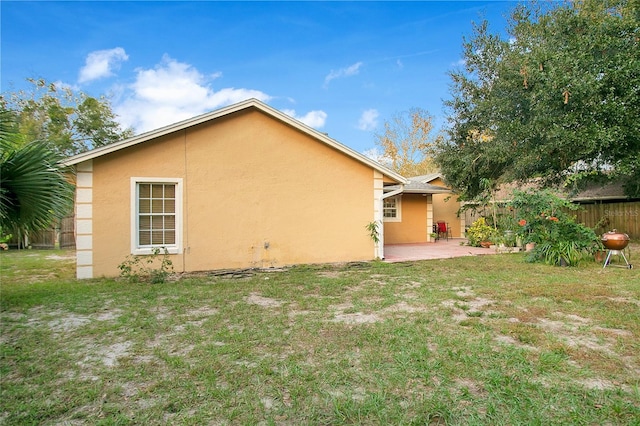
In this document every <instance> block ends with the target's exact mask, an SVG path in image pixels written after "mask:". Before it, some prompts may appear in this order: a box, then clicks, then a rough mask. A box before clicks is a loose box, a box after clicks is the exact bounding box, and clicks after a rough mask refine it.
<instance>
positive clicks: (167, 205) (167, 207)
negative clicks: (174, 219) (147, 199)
mask: <svg viewBox="0 0 640 426" xmlns="http://www.w3.org/2000/svg"><path fill="white" fill-rule="evenodd" d="M175 212H176V201H175V200H165V202H164V213H175Z"/></svg>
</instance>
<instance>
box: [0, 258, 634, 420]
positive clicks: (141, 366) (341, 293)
mask: <svg viewBox="0 0 640 426" xmlns="http://www.w3.org/2000/svg"><path fill="white" fill-rule="evenodd" d="M636 249H640V247H634V250H635V251H634V250H632V254H634V255H635V253H636V252H638V250H636ZM72 254H73V253H68V252H62V251H22V252H11V251H10V252H4V253H0V262H1V264H2V270H1V274H2V275H1V278H2V286H1V309H0V313H1V320H2V322H1V331H2V333H1V336H0V337H1V338H0V344H1V357H2V359H1V360H0V377H1V382H0V384H1V394H0V424H7V425H14V424H20V425H24V424H48V425H53V424H56V425H58V424H70V425H77V424H109V425H110V424H193V425H202V424H211V425H227V424H230V425H251V424H263V425H270V424H279V425H322V424H326V425H339V424H372V425H373V424H375V425H378V424H384V425H389V424H394V425H402V424H407V425H409V424H412V425H413V424H415V425H428V424H448V425H474V424H475V425H487V424H490V425H517V424H527V425H529V424H539V425H554V424H555V425H567V424H578V425H603V424H604V425H633V424H635V425H639V424H640V273H639V272H638V269H632V270H627V269H621V268H619V269H618V268H607V269H605V270H602V269H601V266H600V265H598V264H596V263H593V262H585V263H584V264H582V265H581V266H580V267H578V268H560V267H551V266H546V265H539V264H528V263H524V261H523V258H522V255H520V254H514V255H497V256H482V257H465V258H458V259H448V260H432V261H422V262H415V263H399V264H385V263H380V262H374V263H358V264H350V265H339V266H335V265H331V266H330V265H326V266H301V267H296V268H291V269H288V270H284V271H274V272H260V273H255V274H253V275H250V276H244V277H240V278H238V277H236V278H230V277H224V276H214V275H207V274H201V275H199V276H184V277H181V279H179V280H172V281H171V282H169V283H166V284H155V285H151V284H142V283H140V284H131V283H128V282H124V281H118V280H108V279H99V280H90V281H75V280H74V279H73V278H72V276H73V268H74V263H73V259H70V258H69V257H68V256H70V255H72ZM633 260H635V259H632V261H633ZM637 263H640V262H637ZM638 268H640V265H638Z"/></svg>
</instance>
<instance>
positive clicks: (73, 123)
mask: <svg viewBox="0 0 640 426" xmlns="http://www.w3.org/2000/svg"><path fill="white" fill-rule="evenodd" d="M28 81H29V82H30V89H29V90H21V91H17V92H12V93H6V94H3V95H2V96H0V106H2V107H3V108H5V109H8V110H11V111H12V112H13V113H14V114H15V120H16V122H17V125H18V132H19V133H20V134H22V135H23V136H24V142H25V143H28V142H31V141H35V140H41V141H43V140H46V141H48V143H49V144H50V145H51V147H52V148H53V149H54V150H55V151H57V152H58V153H59V154H61V155H63V156H70V155H74V154H78V153H81V152H84V151H87V150H89V149H92V148H97V147H100V146H104V145H107V144H110V143H112V142H116V141H118V140H121V139H125V138H127V137H130V136H132V135H133V131H132V130H131V129H122V128H121V127H120V125H119V124H118V122H117V121H116V116H115V114H114V113H113V111H112V109H111V104H110V103H109V101H108V100H107V99H106V98H103V97H101V98H94V97H91V96H89V95H87V94H85V93H83V92H76V91H74V90H72V89H70V88H68V87H63V86H60V85H56V84H53V83H47V82H46V81H45V80H43V79H28Z"/></svg>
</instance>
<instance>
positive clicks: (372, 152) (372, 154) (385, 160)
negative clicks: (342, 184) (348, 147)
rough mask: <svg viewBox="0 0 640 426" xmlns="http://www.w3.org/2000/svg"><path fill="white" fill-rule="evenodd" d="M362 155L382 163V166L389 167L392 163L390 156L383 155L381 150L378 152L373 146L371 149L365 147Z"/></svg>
mask: <svg viewBox="0 0 640 426" xmlns="http://www.w3.org/2000/svg"><path fill="white" fill-rule="evenodd" d="M362 155H364V156H365V157H367V158H370V159H372V160H373V161H377V162H378V163H380V164H382V165H383V166H387V167H389V166H390V165H391V164H392V161H391V158H389V157H387V156H385V155H384V154H383V153H382V152H380V151H379V150H378V148H377V147H374V148H371V149H367V150H366V151H363V152H362Z"/></svg>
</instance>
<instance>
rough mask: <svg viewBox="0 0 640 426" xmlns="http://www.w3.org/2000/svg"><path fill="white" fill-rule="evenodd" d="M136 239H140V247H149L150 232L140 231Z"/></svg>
mask: <svg viewBox="0 0 640 426" xmlns="http://www.w3.org/2000/svg"><path fill="white" fill-rule="evenodd" d="M138 238H139V239H140V245H141V246H148V245H151V232H148V231H140V232H139V233H138Z"/></svg>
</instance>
